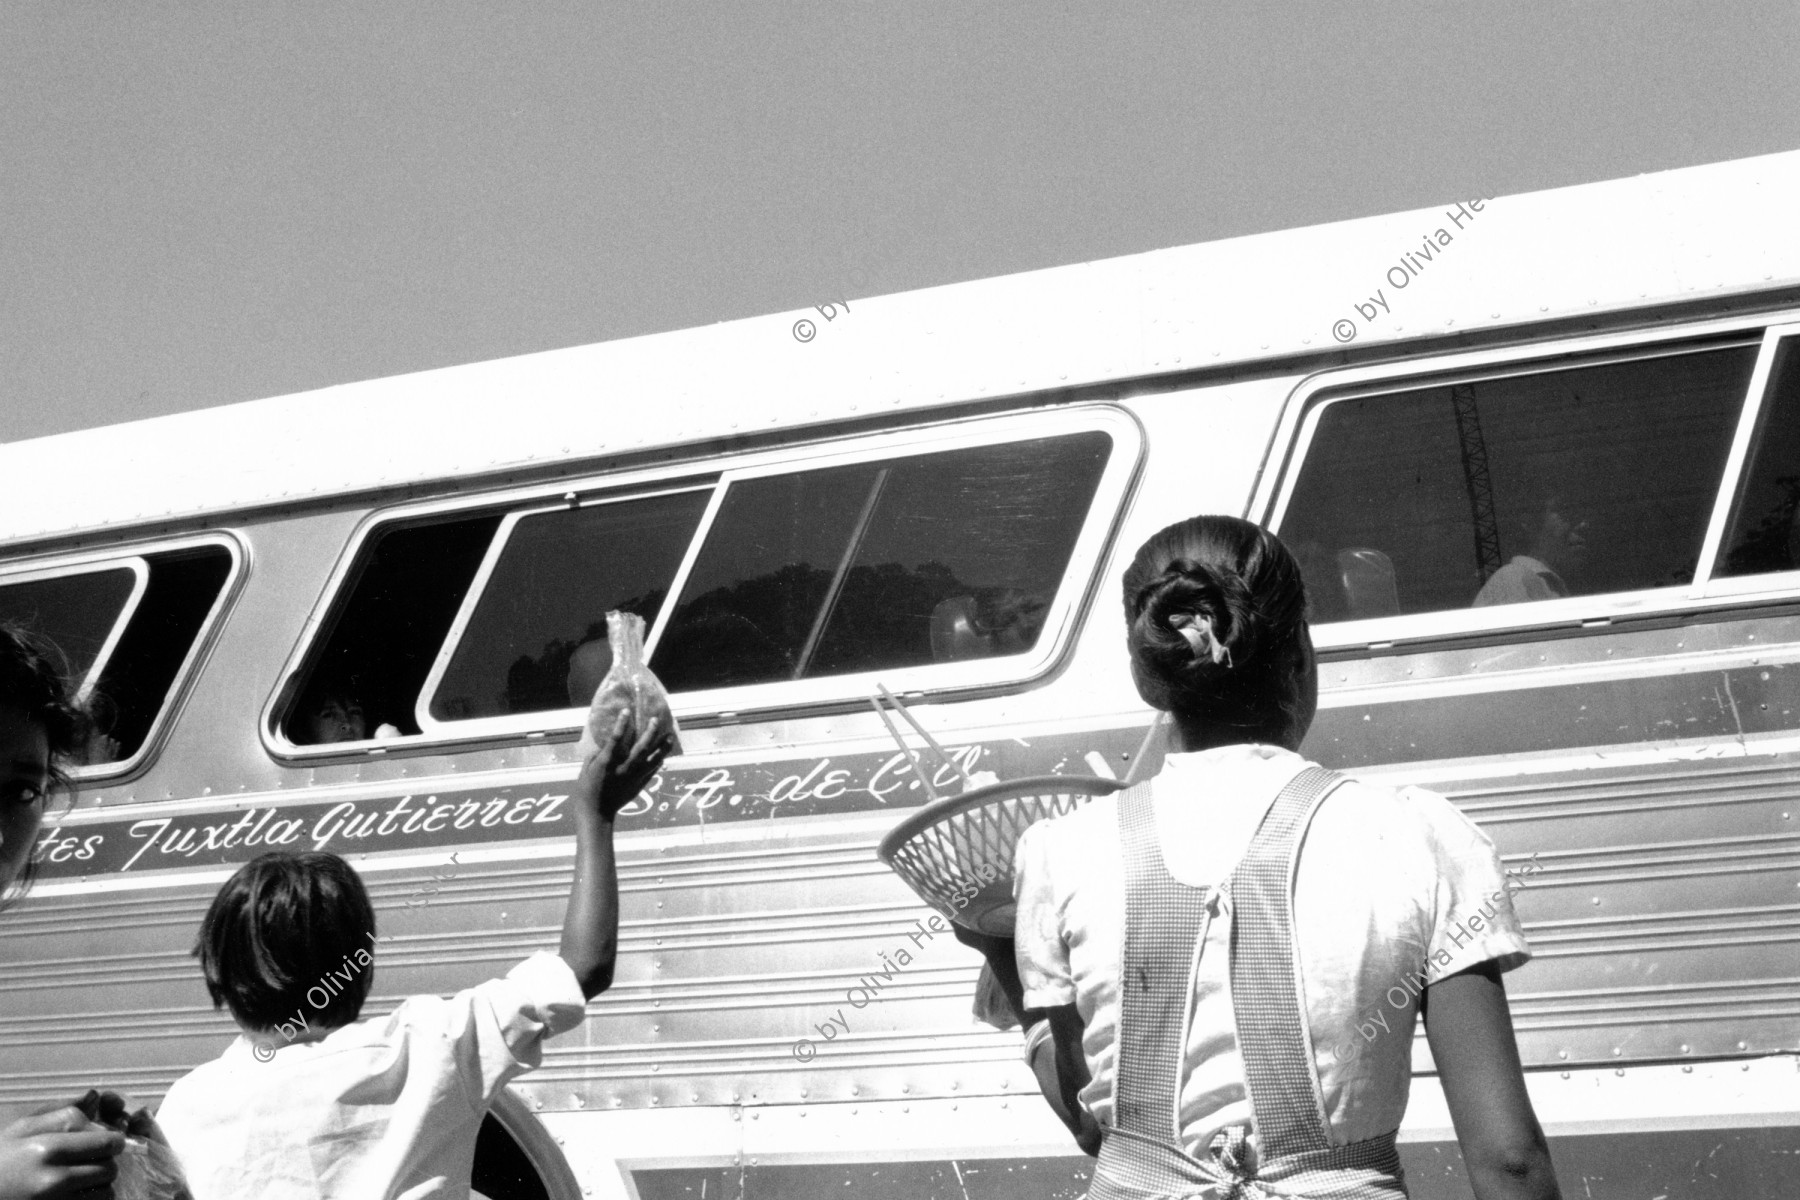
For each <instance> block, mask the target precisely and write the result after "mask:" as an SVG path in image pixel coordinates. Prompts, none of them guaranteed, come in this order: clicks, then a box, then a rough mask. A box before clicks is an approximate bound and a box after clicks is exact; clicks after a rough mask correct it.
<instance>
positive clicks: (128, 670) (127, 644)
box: [0, 544, 232, 766]
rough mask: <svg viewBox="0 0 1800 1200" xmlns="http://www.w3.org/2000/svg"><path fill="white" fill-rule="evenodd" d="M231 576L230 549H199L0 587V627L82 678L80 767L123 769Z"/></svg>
mask: <svg viewBox="0 0 1800 1200" xmlns="http://www.w3.org/2000/svg"><path fill="white" fill-rule="evenodd" d="M231 571H232V554H231V551H230V550H228V549H226V548H225V547H224V546H221V545H217V544H203V545H197V546H188V547H183V548H180V549H173V550H166V551H158V552H153V553H148V554H144V555H141V556H139V557H136V558H133V559H131V560H129V561H128V562H126V563H124V564H120V565H114V564H106V565H105V567H104V569H101V570H97V571H95V570H86V571H80V572H76V573H70V574H65V575H60V576H57V577H54V578H48V579H42V580H36V581H31V582H23V583H15V584H3V583H0V620H13V621H18V622H19V623H21V624H23V625H25V626H27V627H28V628H32V629H35V630H36V631H37V632H39V633H41V634H43V635H44V636H45V637H47V638H49V639H50V640H51V641H52V642H54V643H56V645H57V646H58V647H59V648H60V649H61V650H62V651H63V653H64V655H65V656H66V657H67V658H68V660H69V664H70V667H71V669H72V671H73V672H74V673H75V674H76V675H77V677H78V678H84V679H85V682H84V683H83V686H82V692H83V693H84V695H85V699H86V703H87V707H88V709H89V711H90V712H91V713H92V714H93V717H94V725H95V729H94V735H93V737H92V738H91V739H90V741H89V743H88V746H87V752H86V762H85V763H84V764H83V765H87V766H100V765H103V764H107V763H112V762H123V761H125V760H127V759H130V758H132V757H133V756H135V755H136V754H137V753H138V751H139V750H140V749H141V748H142V747H143V745H144V743H145V742H146V741H147V740H148V739H149V737H150V733H151V731H152V729H153V728H154V727H155V724H156V721H157V718H158V717H159V716H160V715H161V714H162V712H163V710H164V709H165V708H166V707H167V703H168V699H169V697H170V695H171V694H172V693H173V692H174V690H175V686H176V683H177V681H178V677H179V676H180V674H181V667H182V664H183V663H185V662H186V661H187V660H188V657H189V654H190V653H191V652H192V650H193V647H194V644H195V642H196V641H198V640H199V637H200V633H201V630H202V629H203V628H204V626H205V624H206V619H207V617H208V616H209V615H210V614H211V613H212V611H213V609H214V607H215V606H216V605H217V603H218V600H219V595H220V593H221V592H223V591H224V589H225V584H226V582H227V581H228V580H229V579H230V577H231ZM140 579H141V580H142V583H141V586H140V585H139V582H138V581H139V580H140Z"/></svg>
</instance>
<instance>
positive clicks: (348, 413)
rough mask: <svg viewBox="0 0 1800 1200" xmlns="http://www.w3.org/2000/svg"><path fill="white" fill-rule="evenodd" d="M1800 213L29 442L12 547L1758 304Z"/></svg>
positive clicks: (745, 325) (1776, 167) (1073, 283)
mask: <svg viewBox="0 0 1800 1200" xmlns="http://www.w3.org/2000/svg"><path fill="white" fill-rule="evenodd" d="M1469 199H1473V198H1469ZM1795 212H1800V151H1796V152H1789V153H1783V154H1773V155H1767V156H1763V157H1759V158H1750V159H1742V160H1738V161H1733V162H1725V163H1717V164H1713V165H1710V166H1704V167H1693V168H1687V169H1683V170H1677V171H1667V172H1662V173H1659V174H1653V175H1642V176H1638V177H1636V178H1632V179H1622V180H1612V181H1608V182H1603V183H1594V184H1585V185H1582V186H1579V187H1569V188H1560V189H1556V190H1553V191H1545V192H1534V193H1527V194H1523V195H1518V196H1504V197H1500V198H1498V199H1497V200H1494V201H1492V202H1491V203H1487V204H1485V205H1484V206H1483V207H1482V209H1481V210H1480V211H1478V212H1477V211H1473V210H1468V209H1463V210H1461V211H1460V212H1459V211H1458V209H1457V202H1456V201H1454V200H1446V202H1445V203H1443V204H1439V205H1433V206H1431V207H1429V208H1423V209H1418V210H1415V211H1412V212H1405V213H1396V214H1392V215H1389V216H1380V217H1368V218H1364V219H1360V220H1355V221H1341V222H1337V223H1334V224H1329V225H1317V226H1312V227H1309V228H1304V229H1294V230H1286V231H1281V232H1276V233H1267V234H1258V235H1255V236H1252V237H1241V238H1232V239H1229V240H1225V241H1218V242H1208V243H1203V244H1200V245H1194V246H1183V247H1178V248H1175V249H1170V250H1158V251H1152V252H1150V253H1145V254H1136V255H1129V256H1126V257H1123V258H1114V259H1106V260H1102V261H1098V262H1090V263H1081V264H1077V265H1074V266H1066V267H1054V268H1050V269H1047V270H1042V271H1031V272H1027V273H1024V274H1020V275H1009V276H1003V277H999V278H994V279H983V280H976V281H973V282H969V283H960V284H952V285H948V286H944V287H935V288H927V289H924V290H921V291H915V292H906V293H901V294H898V295H892V296H882V297H877V298H873V299H857V298H856V297H850V303H851V305H852V309H851V311H847V312H846V311H844V310H843V308H842V306H841V305H840V306H839V308H838V310H837V311H836V313H835V314H834V316H833V318H832V319H831V320H827V319H826V317H825V314H824V313H822V312H819V311H816V310H813V309H807V310H804V311H795V312H786V313H781V314H776V315H772V316H766V317H754V318H749V319H745V320H740V321H730V322H725V323H722V324H718V325H712V326H707V327H704V328H699V329H689V330H681V331H678V332H673V333H663V334H654V335H650V336H646V337H637V338H629V339H625V340H621V341H615V342H606V343H601V344H598V345H591V346H580V347H574V348H571V349H566V350H552V351H547V352H544V353H539V354H529V355H523V356H520V357H516V358H507V359H499V360H495V361H491V362H482V363H474V364H470V365H467V366H457V367H446V368H443V369H440V370H433V371H422V372H419V373H416V374H410V375H399V376H393V377H390V378H386V379H376V380H370V381H367V382H361V383H350V384H344V385H340V386H336V387H329V388H323V389H320V390H318V391H314V392H305V393H300V394H297V395H292V396H283V397H277V398H274V399H269V400H256V401H250V402H247V403H242V404H232V405H226V406H223V407H218V408H210V409H204V410H200V411H196V412H189V413H180V414H176V415H173V416H165V417H156V418H151V419H148V420H143V421H133V422H128V423H125V424H120V425H111V426H106V427H103V428H98V429H90V430H83V431H80V432H76V433H68V434H60V435H57V436H54V437H46V438H38V439H33V440H30V441H25V442H15V443H11V444H8V445H4V446H0V545H4V544H16V543H20V542H28V541H32V540H35V539H40V538H45V537H54V536H58V535H65V534H69V533H73V532H77V531H87V530H93V531H99V530H104V529H108V528H117V527H122V526H128V525H135V524H143V523H146V522H161V521H164V520H183V519H188V518H194V517H199V516H205V515H209V514H218V513H224V512H230V511H232V510H237V509H244V508H251V507H258V506H266V505H272V504H274V505H279V504H283V503H290V502H295V501H300V500H306V499H310V498H318V497H328V496H332V495H338V494H343V493H348V492H357V491H365V490H368V489H371V488H381V487H391V486H399V485H404V484H407V483H411V482H415V481H425V480H432V479H441V478H445V477H468V476H479V475H485V474H489V473H494V472H502V471H508V470H516V469H521V468H531V467H534V466H543V465H545V464H547V463H550V462H554V461H556V460H561V459H567V458H590V457H593V456H597V455H608V454H619V453H631V452H636V451H643V450H650V449H653V448H655V447H657V446H663V445H674V444H678V443H684V442H691V441H695V440H705V439H713V438H728V437H732V436H734V435H741V434H747V433H753V432H756V431H758V430H768V429H771V428H775V427H784V428H786V427H794V426H803V425H807V424H811V423H815V422H823V421H829V420H838V419H842V418H844V417H849V416H858V415H869V414H877V413H892V412H895V411H909V410H914V411H916V410H928V409H930V408H933V407H936V406H941V405H948V404H954V403H959V402H966V401H969V400H975V399H981V398H984V397H995V396H1003V395H1008V394H1017V393H1029V392H1034V391H1040V390H1044V389H1055V388H1061V387H1068V386H1071V385H1074V384H1093V383H1101V382H1105V381H1108V380H1116V379H1130V378H1138V377H1143V376H1148V375H1157V374H1165V373H1172V372H1190V371H1194V370H1196V369H1204V368H1206V367H1209V366H1226V365H1233V366H1237V365H1242V364H1246V363H1254V362H1257V361H1259V360H1263V361H1268V360H1279V359H1288V358H1293V357H1295V356H1297V355H1309V354H1316V353H1320V352H1330V351H1332V350H1335V349H1339V348H1341V347H1340V345H1339V341H1338V340H1337V339H1336V338H1334V334H1333V326H1334V323H1336V322H1343V321H1348V322H1351V323H1352V326H1340V327H1339V332H1340V333H1341V332H1344V331H1345V330H1346V329H1348V328H1351V327H1353V329H1354V333H1355V337H1354V339H1353V341H1352V343H1351V346H1352V347H1364V346H1368V345H1371V344H1375V345H1379V344H1381V343H1383V342H1395V341H1402V340H1406V339H1411V338H1416V337H1419V336H1421V335H1429V334H1442V333H1447V332H1456V331H1467V330H1480V329H1492V328H1495V327H1499V326H1507V325H1519V324H1525V323H1532V322H1541V321H1548V320H1556V319H1558V318H1580V317H1582V316H1584V315H1588V314H1592V313H1594V312H1596V311H1608V310H1617V309H1621V308H1634V307H1650V306H1657V305H1666V304H1669V303H1672V302H1680V301H1692V300H1696V299H1700V298H1713V297H1724V296H1729V295H1733V294H1742V293H1750V292H1759V291H1768V290H1773V289H1777V288H1781V287H1784V286H1792V285H1796V284H1800V238H1796V237H1795V236H1794V232H1793V228H1792V222H1793V214H1794V213H1795ZM1451 213H1455V214H1456V215H1455V216H1451V215H1449V214H1451ZM1440 231H1441V233H1440ZM1422 243H1429V244H1428V245H1422ZM1426 251H1429V252H1430V254H1431V257H1429V258H1428V257H1426V253H1425V252H1426ZM1409 252H1410V253H1411V254H1412V256H1413V257H1412V259H1411V265H1410V267H1409V265H1408V264H1407V262H1406V261H1405V259H1404V256H1406V255H1407V254H1408V253H1409ZM1402 278H1403V279H1405V280H1406V281H1407V282H1406V286H1405V287H1397V286H1395V282H1396V280H1397V279H1402ZM821 299H823V298H821ZM1358 303H1361V304H1363V305H1364V306H1365V308H1366V309H1367V311H1368V312H1372V313H1374V314H1375V315H1374V317H1373V319H1372V320H1370V319H1365V314H1364V313H1361V312H1359V311H1358V310H1357V309H1356V308H1355V307H1354V306H1355V305H1357V304H1358ZM1384 303H1385V305H1386V306H1387V307H1386V309H1385V310H1383V309H1382V308H1381V305H1382V304H1384ZM803 319H804V320H810V321H811V322H812V324H813V327H814V331H815V332H814V335H813V336H812V338H811V340H810V341H807V342H802V341H801V340H799V337H798V336H797V335H796V332H795V326H796V322H798V321H801V320H803ZM802 332H804V330H802Z"/></svg>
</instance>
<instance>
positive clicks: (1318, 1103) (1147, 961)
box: [1088, 767, 1406, 1200]
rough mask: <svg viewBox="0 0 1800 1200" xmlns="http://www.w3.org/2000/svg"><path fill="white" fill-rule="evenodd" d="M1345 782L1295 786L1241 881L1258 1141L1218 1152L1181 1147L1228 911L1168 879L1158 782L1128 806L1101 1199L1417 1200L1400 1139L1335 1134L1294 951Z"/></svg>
mask: <svg viewBox="0 0 1800 1200" xmlns="http://www.w3.org/2000/svg"><path fill="white" fill-rule="evenodd" d="M1341 782H1343V776H1341V775H1338V774H1336V773H1334V772H1331V771H1327V770H1325V769H1324V768H1323V767H1308V768H1307V769H1306V770H1304V771H1302V772H1300V774H1299V775H1298V776H1296V777H1295V778H1294V780H1293V782H1291V783H1289V784H1288V785H1287V787H1285V788H1283V789H1282V791H1281V794H1280V795H1279V796H1277V797H1276V798H1275V803H1274V804H1273V805H1272V806H1271V807H1270V809H1269V811H1268V813H1267V814H1266V815H1265V816H1264V817H1263V821H1262V825H1261V827H1260V828H1259V829H1258V830H1257V832H1256V836H1255V838H1254V839H1252V840H1251V843H1250V848H1249V849H1248V850H1247V851H1246V852H1245V853H1244V858H1243V861H1242V862H1240V863H1239V864H1238V866H1237V869H1236V870H1235V871H1234V872H1233V873H1232V876H1231V881H1230V883H1229V884H1228V885H1227V887H1226V889H1225V890H1226V891H1228V892H1229V894H1230V896H1231V899H1232V902H1233V905H1234V908H1233V922H1234V924H1233V927H1232V938H1231V964H1230V966H1231V999H1232V1004H1233V1007H1234V1008H1235V1009H1236V1013H1237V1033H1238V1045H1239V1047H1240V1048H1241V1050H1242V1053H1243V1056H1244V1075H1245V1079H1244V1083H1245V1086H1246V1089H1247V1090H1248V1092H1249V1097H1250V1111H1251V1112H1252V1113H1253V1114H1254V1117H1255V1129H1256V1131H1257V1133H1258V1134H1259V1138H1258V1142H1259V1146H1260V1151H1261V1152H1260V1154H1259V1155H1257V1156H1256V1159H1257V1161H1256V1162H1255V1164H1254V1166H1252V1165H1251V1157H1252V1156H1251V1155H1250V1154H1249V1153H1248V1151H1249V1149H1250V1147H1248V1146H1247V1145H1246V1140H1247V1138H1248V1135H1249V1133H1250V1129H1249V1127H1246V1126H1232V1127H1231V1128H1229V1129H1223V1130H1220V1131H1219V1132H1218V1133H1217V1134H1215V1135H1213V1138H1212V1141H1211V1143H1210V1145H1209V1146H1208V1148H1207V1155H1206V1157H1204V1158H1195V1157H1193V1156H1192V1155H1190V1154H1188V1153H1187V1152H1186V1151H1185V1150H1183V1149H1182V1146H1181V1138H1180V1110H1179V1107H1178V1105H1179V1096H1180V1085H1181V1068H1182V1061H1183V1051H1184V1048H1185V1047H1186V1044H1187V1032H1188V1031H1187V1018H1188V1014H1189V1013H1190V1012H1191V1011H1192V986H1193V979H1194V977H1195V973H1196V972H1197V971H1198V969H1199V966H1200V955H1201V952H1202V951H1203V949H1204V948H1205V945H1206V931H1207V927H1208V925H1209V924H1210V923H1211V919H1212V917H1213V915H1214V912H1215V910H1216V908H1217V902H1218V896H1217V894H1216V892H1215V890H1214V889H1212V888H1207V887H1198V888H1195V887H1189V886H1188V885H1186V884H1184V883H1181V882H1180V881H1179V880H1177V879H1176V878H1175V877H1174V876H1172V875H1170V874H1169V868H1168V866H1167V864H1166V863H1165V862H1164V861H1163V856H1162V848H1161V846H1160V844H1159V843H1158V841H1157V836H1156V816H1155V812H1154V810H1153V809H1152V807H1151V803H1150V785H1149V784H1148V783H1142V784H1139V785H1137V786H1136V787H1133V788H1130V789H1129V790H1127V791H1125V792H1122V793H1121V794H1120V797H1119V830H1120V836H1121V840H1122V843H1123V846H1124V853H1125V951H1124V961H1123V962H1122V963H1121V964H1120V966H1121V970H1120V973H1119V1002H1120V1008H1121V1012H1120V1019H1119V1046H1118V1056H1117V1064H1118V1065H1117V1070H1116V1073H1115V1078H1114V1082H1113V1099H1114V1103H1113V1120H1112V1125H1111V1126H1110V1127H1108V1128H1106V1129H1105V1130H1104V1133H1105V1140H1104V1142H1103V1143H1102V1145H1101V1150H1100V1161H1099V1163H1098V1165H1097V1166H1096V1167H1095V1169H1094V1179H1093V1184H1092V1186H1091V1187H1090V1188H1089V1190H1088V1196H1089V1198H1090V1200H1264V1198H1266V1197H1277V1196H1304V1197H1308V1198H1309V1200H1405V1197H1406V1188H1405V1186H1404V1184H1403V1182H1402V1179H1401V1173H1400V1157H1399V1154H1398V1152H1397V1151H1396V1150H1395V1148H1394V1135H1393V1134H1392V1133H1388V1134H1384V1135H1382V1136H1381V1137H1376V1138H1370V1139H1368V1140H1367V1141H1362V1142H1354V1143H1352V1144H1350V1145H1347V1146H1332V1145H1331V1144H1330V1141H1329V1139H1328V1138H1327V1137H1326V1131H1325V1116H1324V1101H1323V1099H1322V1098H1321V1096H1320V1093H1319V1081H1318V1077H1317V1075H1316V1074H1315V1073H1314V1072H1313V1055H1312V1040H1311V1037H1310V1035H1309V1031H1308V1028H1307V1024H1306V1019H1305V1016H1304V1012H1303V1010H1302V1007H1301V985H1300V963H1299V958H1298V956H1297V955H1296V954H1295V952H1294V913H1293V902H1292V901H1293V886H1294V869H1295V867H1296V865H1297V864H1298V862H1299V847H1300V839H1301V835H1302V834H1304V833H1305V832H1306V827H1307V825H1308V823H1309V822H1311V820H1312V816H1313V812H1314V811H1315V810H1316V809H1317V808H1318V806H1319V803H1320V802H1321V801H1322V800H1324V799H1325V796H1326V795H1327V794H1328V793H1329V792H1330V791H1331V789H1332V788H1334V787H1336V786H1337V785H1338V784H1339V783H1341Z"/></svg>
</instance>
